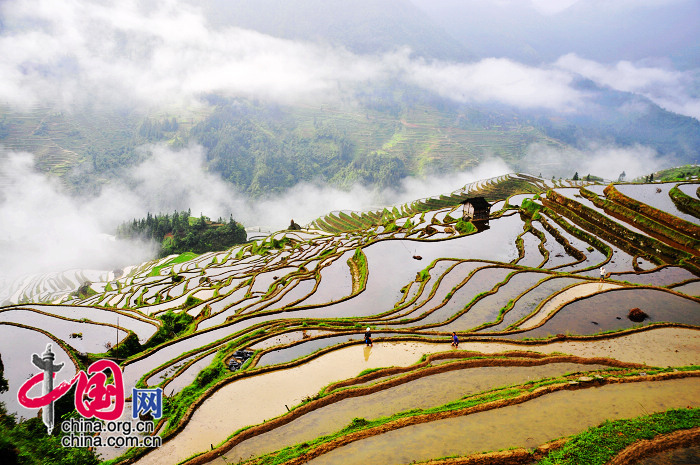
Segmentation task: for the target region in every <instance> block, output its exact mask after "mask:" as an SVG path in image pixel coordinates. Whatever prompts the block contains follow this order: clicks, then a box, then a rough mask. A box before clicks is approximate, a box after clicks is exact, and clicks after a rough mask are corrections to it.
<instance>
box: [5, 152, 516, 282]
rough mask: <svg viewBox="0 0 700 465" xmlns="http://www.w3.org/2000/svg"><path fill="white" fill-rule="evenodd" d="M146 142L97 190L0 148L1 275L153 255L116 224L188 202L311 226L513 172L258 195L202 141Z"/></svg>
mask: <svg viewBox="0 0 700 465" xmlns="http://www.w3.org/2000/svg"><path fill="white" fill-rule="evenodd" d="M144 150H147V151H148V152H149V153H150V154H151V155H150V157H148V158H147V159H146V160H145V161H144V162H143V163H141V164H140V165H138V166H136V167H133V168H130V169H129V170H128V171H126V172H125V173H124V175H123V177H122V180H115V181H114V182H112V183H111V184H110V185H108V186H106V187H105V188H104V189H103V190H102V192H101V193H100V194H99V196H97V197H94V198H76V197H72V196H70V195H68V194H67V193H65V192H64V191H63V189H62V187H61V185H60V184H59V183H57V182H54V180H53V179H52V178H49V177H47V176H46V175H44V174H41V173H39V172H37V171H36V170H35V169H34V159H33V156H32V155H31V154H29V153H16V152H8V151H3V150H0V179H2V180H3V183H0V244H2V249H3V254H2V255H1V256H0V278H5V279H9V278H14V277H18V276H22V275H25V274H33V273H39V272H48V271H63V270H66V269H71V268H83V269H103V270H111V269H114V268H116V267H123V266H126V265H129V264H136V263H140V262H142V261H145V260H148V259H150V258H152V257H153V254H154V245H153V244H146V243H141V242H131V241H114V240H110V238H109V237H108V235H109V234H113V232H114V231H115V230H116V227H117V226H118V225H119V224H120V223H122V222H124V221H129V220H131V219H133V218H142V217H145V215H146V213H148V212H151V213H172V212H173V211H175V210H178V211H182V210H187V209H188V208H190V209H191V210H192V215H193V216H198V215H200V214H204V215H205V216H209V217H211V218H213V219H216V218H218V217H219V216H222V217H224V218H226V219H227V218H228V216H229V214H232V215H233V217H234V219H236V220H237V221H239V222H241V223H243V224H244V225H245V226H247V227H252V226H261V227H263V228H265V229H267V228H269V229H271V230H278V229H283V228H284V227H286V226H287V225H288V224H289V220H290V219H292V218H293V219H294V220H295V221H296V222H297V223H300V224H306V223H309V222H311V221H313V220H314V219H316V218H318V217H320V216H322V215H325V214H326V213H329V212H331V211H333V210H365V209H369V208H373V207H380V206H386V205H393V204H398V203H403V202H409V201H413V200H416V199H418V198H422V197H427V196H432V195H437V194H443V193H448V192H450V191H452V190H456V189H458V188H460V187H462V186H464V185H465V184H467V183H470V182H472V181H476V180H479V179H484V178H489V177H493V176H498V175H501V174H505V173H507V172H509V171H510V170H509V168H508V166H507V165H506V164H505V163H503V162H502V161H500V160H493V161H490V162H487V163H484V164H482V165H480V166H478V167H476V168H475V169H474V170H472V171H467V172H462V173H452V174H450V175H444V176H434V177H428V178H425V179H415V178H407V179H404V180H403V181H402V182H401V183H400V184H399V185H398V186H397V187H396V188H395V189H391V190H384V191H377V190H376V189H373V188H372V187H371V186H362V185H355V186H353V187H352V188H351V189H350V190H348V191H343V190H339V189H336V188H333V187H330V186H327V185H320V184H308V183H305V184H298V185H296V186H294V187H293V188H291V189H289V190H288V191H287V192H283V193H281V194H278V195H275V196H274V197H269V198H263V199H255V200H253V199H250V198H248V197H247V196H245V195H243V194H241V193H240V192H238V191H237V190H236V189H235V188H234V187H233V186H232V185H231V184H229V183H227V182H226V181H224V180H223V179H221V178H220V177H219V176H217V175H216V174H212V173H210V172H208V171H206V169H205V167H204V166H205V164H204V151H203V149H202V148H201V147H199V146H193V147H189V148H187V149H184V150H179V151H172V150H170V149H168V148H166V147H164V146H160V145H159V146H151V147H145V148H144ZM263 230H264V229H263ZM0 282H1V279H0Z"/></svg>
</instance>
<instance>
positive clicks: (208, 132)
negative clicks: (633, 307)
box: [0, 84, 700, 196]
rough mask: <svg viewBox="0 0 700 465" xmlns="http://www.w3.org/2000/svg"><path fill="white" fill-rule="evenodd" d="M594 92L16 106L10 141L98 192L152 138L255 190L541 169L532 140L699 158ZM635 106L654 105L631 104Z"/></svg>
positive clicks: (682, 137)
mask: <svg viewBox="0 0 700 465" xmlns="http://www.w3.org/2000/svg"><path fill="white" fill-rule="evenodd" d="M582 85H583V84H582ZM589 87H590V86H589ZM591 89H592V90H595V92H597V95H598V97H597V99H596V104H597V105H596V107H597V109H596V110H595V112H594V113H589V114H579V113H573V114H559V113H552V112H546V111H534V110H530V111H522V110H516V109H513V108H508V107H503V106H491V105H488V106H487V105H473V104H469V105H467V104H458V103H455V102H452V101H450V100H447V99H442V98H439V97H436V96H434V95H432V94H430V93H427V92H425V91H418V90H416V89H412V88H407V87H402V86H389V87H379V88H375V89H373V90H366V89H365V90H357V92H356V93H355V98H354V101H353V102H350V103H347V104H338V103H335V104H319V103H309V104H304V105H302V104H298V105H278V104H266V103H263V102H259V101H255V100H248V99H240V98H236V99H233V98H223V97H217V96H210V97H209V98H208V103H209V105H208V106H207V107H206V108H201V109H198V110H197V111H185V110H178V111H175V110H171V111H169V112H158V113H153V114H150V115H147V116H144V115H143V114H142V113H140V112H136V111H132V112H113V111H101V112H98V111H96V110H95V111H93V110H89V111H85V112H81V111H76V112H70V113H69V112H56V111H54V110H51V109H49V108H36V109H34V110H33V111H31V112H18V111H11V110H9V109H7V108H5V109H4V110H2V116H0V123H1V125H2V128H3V130H2V131H0V143H1V144H2V145H3V146H4V147H5V148H6V149H9V150H14V151H28V152H31V153H34V155H35V160H36V166H37V168H38V169H39V170H40V171H42V172H46V173H50V174H52V175H54V176H57V177H60V178H61V179H62V180H63V182H64V184H65V185H66V187H67V188H68V189H69V190H71V191H74V192H77V193H91V192H95V191H97V190H98V189H99V188H100V186H102V185H104V184H105V183H108V182H114V180H115V179H119V178H120V177H122V176H124V172H125V171H126V170H128V169H129V167H132V166H135V165H137V164H138V163H140V162H142V161H143V160H145V159H146V158H147V157H148V151H147V150H143V149H141V147H143V146H144V144H151V143H165V144H168V145H170V146H171V147H173V148H175V149H177V148H179V147H186V146H187V145H188V144H190V143H197V144H201V145H202V146H203V147H204V148H205V149H206V164H207V168H208V169H209V170H211V171H213V172H215V173H218V174H220V175H221V176H222V177H223V178H224V179H226V180H228V181H229V182H231V183H232V184H233V185H235V186H236V187H238V188H239V189H240V190H242V191H244V192H246V193H248V194H250V195H252V196H260V195H264V194H271V193H276V192H282V191H285V190H286V189H288V188H290V187H292V186H294V185H296V184H297V183H299V182H305V181H306V182H310V181H313V182H317V181H322V182H327V183H330V184H331V185H334V186H338V187H342V188H347V187H350V186H352V185H353V184H355V183H362V184H365V185H373V186H375V187H377V188H380V189H381V188H386V187H391V186H395V185H396V183H397V182H398V181H399V180H401V179H403V178H405V177H407V176H419V177H420V176H425V175H428V174H439V173H450V172H453V171H455V170H464V169H467V168H471V167H474V166H476V165H478V164H479V163H480V162H482V161H484V160H487V159H489V158H491V157H498V158H501V159H503V160H504V161H505V162H506V163H508V164H509V165H510V166H513V167H516V168H518V169H520V170H532V171H537V172H539V171H541V170H542V168H540V167H538V166H536V165H534V164H533V160H532V159H530V158H525V156H526V155H527V154H528V151H529V148H530V147H531V146H532V145H538V146H545V147H552V148H556V149H559V150H560V151H561V152H562V153H564V152H566V151H567V150H566V149H567V147H575V148H578V149H581V150H586V148H587V147H588V145H589V144H590V143H591V142H595V141H607V143H608V144H614V145H616V146H620V147H634V146H636V145H640V144H641V145H643V146H644V147H647V148H649V149H652V150H655V151H657V152H658V153H659V154H660V155H663V156H666V158H668V159H669V160H670V161H671V162H673V163H675V164H683V163H694V162H695V161H696V158H697V155H696V154H697V153H698V151H700V122H698V121H697V120H695V119H693V118H689V117H685V116H680V115H677V114H675V113H671V112H668V111H665V110H663V109H661V108H659V107H658V106H656V105H655V104H653V103H652V102H650V101H648V100H645V99H643V98H641V97H639V96H636V95H632V94H626V93H622V92H616V91H612V90H605V89H601V88H595V87H591ZM635 105H636V106H639V105H641V106H644V107H646V108H647V111H645V112H641V113H634V112H632V113H630V112H628V111H626V110H625V108H627V107H628V106H635ZM171 122H172V123H173V124H172V125H171ZM171 126H172V127H171ZM562 156H563V155H562ZM584 156H585V155H584ZM570 162H574V163H575V160H573V159H572V160H568V161H564V160H562V163H561V165H560V166H559V167H557V166H552V167H550V171H546V172H545V173H544V174H543V175H545V176H550V175H556V176H571V175H572V173H569V171H570V170H569V168H568V167H569V166H571V165H570V164H569V163H570ZM574 169H576V168H574ZM594 174H595V173H594ZM0 182H1V181H0Z"/></svg>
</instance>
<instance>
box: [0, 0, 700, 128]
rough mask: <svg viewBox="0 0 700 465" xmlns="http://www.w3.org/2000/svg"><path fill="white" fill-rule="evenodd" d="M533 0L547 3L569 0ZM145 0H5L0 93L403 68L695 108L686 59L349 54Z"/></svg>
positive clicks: (269, 84) (129, 100)
mask: <svg viewBox="0 0 700 465" xmlns="http://www.w3.org/2000/svg"><path fill="white" fill-rule="evenodd" d="M503 1H506V0H503ZM581 1H584V0H581ZM649 1H651V0H649ZM658 1H661V0H658ZM668 1H670V0H668ZM534 3H535V5H536V6H537V8H538V9H539V10H540V11H543V12H547V11H550V12H553V11H555V10H558V9H561V8H562V7H563V6H564V4H569V3H573V2H571V1H567V2H560V1H556V2H555V1H544V0H542V1H536V2H534ZM623 3H624V2H623ZM143 4H144V2H138V1H135V0H124V1H105V2H94V1H89V0H71V1H67V2H55V1H51V0H22V1H19V0H6V1H4V2H2V3H1V4H0V13H1V14H2V22H3V24H4V29H3V30H2V33H1V34H0V75H2V76H3V79H2V81H0V102H4V103H6V104H10V105H12V106H16V107H20V108H22V107H25V108H26V107H29V106H31V105H35V104H38V103H42V104H46V103H52V104H56V105H59V106H61V107H66V108H70V107H71V106H73V105H75V104H76V103H85V102H88V101H89V102H91V103H103V104H120V105H125V104H133V105H139V106H142V105H147V106H150V107H158V106H160V105H165V104H169V105H172V104H173V103H176V104H184V105H189V104H192V103H193V102H194V101H196V100H197V99H198V98H199V97H200V96H201V95H203V94H204V93H209V92H221V93H226V94H229V95H240V96H255V97H258V98H267V99H273V100H275V101H279V102H283V103H291V102H299V101H303V100H308V99H324V100H328V99H333V98H337V97H338V96H340V93H341V91H342V89H344V88H348V86H350V87H352V86H355V85H364V84H367V83H369V84H371V83H376V82H381V81H383V80H400V81H404V82H408V83H411V84H415V85H418V86H421V87H423V88H425V89H428V90H431V91H435V92H437V93H439V94H440V95H443V96H446V97H450V98H454V99H455V100H458V101H463V102H489V101H494V102H499V103H505V104H508V105H513V106H516V107H519V108H547V109H552V110H557V111H575V110H576V109H578V108H580V107H581V106H582V105H583V104H584V103H585V100H586V95H585V94H583V93H582V92H581V91H579V90H577V89H575V88H574V87H573V86H572V82H573V80H574V77H575V76H577V75H582V76H585V77H586V78H588V79H591V80H593V81H595V82H596V83H598V84H600V85H603V86H609V87H611V88H614V89H618V90H625V91H630V92H637V93H640V94H642V95H645V96H647V97H648V98H650V99H652V100H654V101H655V102H656V103H658V104H659V105H661V106H663V107H665V108H668V109H670V110H672V111H676V112H679V113H681V114H685V115H689V116H693V117H696V118H697V117H700V103H698V102H700V100H699V99H698V98H697V95H696V93H697V92H696V91H695V90H694V89H697V83H698V73H697V72H696V71H692V70H691V71H683V72H681V71H677V70H673V69H669V68H668V67H661V66H649V65H643V64H638V63H630V62H627V61H624V60H621V61H619V62H617V63H597V62H594V61H591V60H587V59H583V58H580V57H578V56H576V55H575V54H567V55H565V56H562V57H561V58H560V59H559V60H556V61H554V62H552V63H549V64H542V65H540V66H530V65H525V64H522V63H518V62H515V61H513V60H510V59H507V58H502V57H498V56H494V57H490V58H485V59H482V60H479V61H475V62H470V63H452V62H450V63H447V62H441V61H426V60H423V59H418V58H415V57H414V56H413V55H411V52H410V50H409V49H397V50H395V51H393V52H390V53H385V54H381V55H357V54H353V53H350V52H348V51H347V50H345V49H344V48H342V47H337V46H330V45H319V44H314V43H309V42H301V41H292V40H286V39H279V38H275V37H271V36H268V35H263V34H260V33H257V32H255V31H251V30H244V29H238V28H217V29H214V28H210V27H208V23H207V20H206V18H205V16H204V14H203V13H202V12H201V11H199V10H198V9H197V7H196V6H193V5H191V4H189V3H183V2H177V1H175V0H162V1H159V0H153V1H151V2H146V4H150V5H154V7H152V8H144V7H142V5H143Z"/></svg>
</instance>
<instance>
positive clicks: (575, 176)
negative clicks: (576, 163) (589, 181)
mask: <svg viewBox="0 0 700 465" xmlns="http://www.w3.org/2000/svg"><path fill="white" fill-rule="evenodd" d="M574 181H578V171H577V172H575V173H574Z"/></svg>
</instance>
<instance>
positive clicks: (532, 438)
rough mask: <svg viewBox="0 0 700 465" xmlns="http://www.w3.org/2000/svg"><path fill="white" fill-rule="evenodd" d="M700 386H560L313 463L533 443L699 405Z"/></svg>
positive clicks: (424, 456) (699, 382) (687, 382)
mask: <svg viewBox="0 0 700 465" xmlns="http://www.w3.org/2000/svg"><path fill="white" fill-rule="evenodd" d="M698 390H700V379H697V378H690V379H679V380H670V381H656V382H639V383H626V384H615V385H606V386H601V387H592V388H588V389H581V390H577V391H558V392H553V393H551V394H547V395H545V396H542V397H540V398H537V399H533V400H530V401H528V402H525V403H523V404H518V405H512V406H509V407H504V408H500V409H495V410H489V411H485V412H479V413H474V414H471V415H465V416H462V417H455V418H448V419H445V420H438V421H433V422H430V423H424V424H420V425H415V426H408V427H405V428H401V429H398V430H393V431H389V432H387V433H384V434H381V435H378V436H373V437H370V438H367V439H363V440H360V441H356V442H354V443H351V444H348V445H346V446H343V447H340V448H338V449H335V450H332V451H331V452H329V453H327V454H324V455H322V456H320V457H318V458H316V459H313V460H311V461H309V463H311V464H314V465H332V464H343V465H353V464H358V465H359V464H365V463H370V462H371V463H382V464H385V465H391V464H403V463H410V462H412V461H413V460H417V461H424V460H429V459H430V458H433V457H445V456H452V455H468V454H474V453H478V452H482V451H487V450H501V449H508V448H513V447H526V448H528V447H529V448H532V447H537V446H539V445H540V444H544V443H546V442H548V441H551V440H553V439H557V438H559V437H562V436H569V435H572V434H576V433H579V432H581V431H583V430H585V429H586V428H589V427H591V426H595V425H598V424H599V423H601V422H603V421H605V420H608V419H618V418H630V417H636V416H640V415H646V414H650V413H655V412H659V411H665V410H668V409H670V408H680V407H687V406H693V407H697V406H699V405H700V398H698V397H697V396H696V395H695V393H697V392H698Z"/></svg>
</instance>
